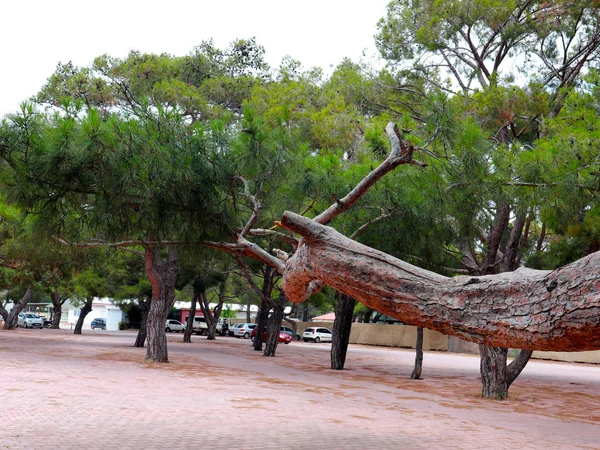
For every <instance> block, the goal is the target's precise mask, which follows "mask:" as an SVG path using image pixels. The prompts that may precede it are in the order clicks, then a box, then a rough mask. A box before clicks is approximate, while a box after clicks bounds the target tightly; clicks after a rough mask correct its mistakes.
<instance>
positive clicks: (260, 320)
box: [254, 266, 279, 352]
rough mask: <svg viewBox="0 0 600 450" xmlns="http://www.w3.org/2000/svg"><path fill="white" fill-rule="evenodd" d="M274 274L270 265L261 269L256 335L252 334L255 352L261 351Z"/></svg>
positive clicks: (270, 304)
mask: <svg viewBox="0 0 600 450" xmlns="http://www.w3.org/2000/svg"><path fill="white" fill-rule="evenodd" d="M275 274H276V273H275V270H273V268H272V267H271V266H265V268H264V271H263V285H262V289H261V291H262V299H261V302H260V308H259V310H258V317H257V320H256V335H255V336H254V350H255V351H257V352H261V351H262V342H263V334H264V332H265V329H266V326H267V318H268V317H269V311H270V310H271V308H272V303H271V292H272V291H273V287H274V284H273V281H274V278H275ZM278 334H279V333H278Z"/></svg>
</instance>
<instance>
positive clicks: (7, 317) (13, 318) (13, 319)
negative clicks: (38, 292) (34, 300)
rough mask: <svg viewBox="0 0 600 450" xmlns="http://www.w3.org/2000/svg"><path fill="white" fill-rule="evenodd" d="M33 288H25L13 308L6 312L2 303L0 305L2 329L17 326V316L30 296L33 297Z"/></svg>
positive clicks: (10, 328)
mask: <svg viewBox="0 0 600 450" xmlns="http://www.w3.org/2000/svg"><path fill="white" fill-rule="evenodd" d="M33 292H34V291H33V289H32V288H27V290H26V291H25V294H24V295H23V297H21V300H19V302H18V303H17V304H15V305H14V306H13V308H12V309H11V310H10V312H8V311H7V310H6V309H5V308H4V307H3V306H2V305H0V315H2V318H3V319H4V329H5V330H12V329H13V328H15V327H16V326H17V320H18V318H19V314H21V311H23V308H25V306H26V305H27V303H29V300H31V297H33Z"/></svg>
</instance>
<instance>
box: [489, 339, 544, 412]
mask: <svg viewBox="0 0 600 450" xmlns="http://www.w3.org/2000/svg"><path fill="white" fill-rule="evenodd" d="M479 353H480V354H481V360H480V364H481V368H480V372H481V377H482V383H481V384H482V392H481V395H482V396H483V397H485V398H495V399H497V400H504V399H506V398H507V397H508V388H509V387H510V385H511V384H512V382H513V381H515V379H516V378H517V377H518V376H519V374H520V373H521V371H522V370H523V369H524V368H525V365H526V364H527V362H528V361H529V358H530V357H531V354H532V352H531V351H529V350H521V351H520V352H519V354H518V355H517V357H516V358H515V359H514V360H513V361H512V362H511V363H510V364H508V365H507V364H506V363H507V360H506V359H507V354H508V351H507V349H506V348H503V347H492V346H486V345H482V344H479Z"/></svg>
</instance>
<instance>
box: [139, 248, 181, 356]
mask: <svg viewBox="0 0 600 450" xmlns="http://www.w3.org/2000/svg"><path fill="white" fill-rule="evenodd" d="M145 267H146V275H147V276H148V279H149V280H150V285H151V286H152V303H151V304H150V310H149V311H148V320H147V322H146V332H147V336H148V345H147V346H146V360H147V361H155V362H161V363H167V362H169V354H168V350H167V335H166V333H165V322H166V320H167V316H168V315H169V311H170V310H171V307H172V306H173V302H174V301H175V282H176V281H177V272H178V269H179V257H178V254H177V250H176V249H175V248H174V247H169V253H168V256H167V259H166V260H163V259H162V258H161V257H160V254H159V249H157V248H152V247H147V248H146V264H145Z"/></svg>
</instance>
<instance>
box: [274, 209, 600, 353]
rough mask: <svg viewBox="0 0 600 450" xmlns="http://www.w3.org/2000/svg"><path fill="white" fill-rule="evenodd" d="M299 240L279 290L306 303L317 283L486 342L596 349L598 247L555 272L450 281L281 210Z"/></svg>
mask: <svg viewBox="0 0 600 450" xmlns="http://www.w3.org/2000/svg"><path fill="white" fill-rule="evenodd" d="M281 225H282V226H284V227H285V228H288V229H289V230H291V231H293V232H295V233H298V234H299V235H301V236H302V237H303V239H304V242H303V245H302V246H301V247H300V248H299V249H298V250H297V251H296V253H295V254H294V255H293V256H292V257H290V258H289V259H288V260H287V262H286V268H285V271H284V276H283V285H282V286H283V289H284V291H285V293H286V295H287V296H288V298H289V299H290V300H291V301H292V302H301V301H305V300H306V299H307V298H308V297H309V296H310V295H311V294H312V293H314V292H315V291H316V290H318V289H319V287H320V286H322V285H323V283H325V284H328V285H329V286H331V287H332V288H334V289H336V290H338V291H340V292H342V293H344V294H346V295H349V296H351V297H353V298H354V299H356V300H357V301H360V302H362V303H364V304H365V305H367V306H368V307H370V308H373V309H375V310H377V311H380V312H382V313H384V314H386V315H388V316H390V317H394V318H397V319H399V320H401V321H403V322H404V323H407V324H410V325H416V326H422V327H426V328H429V329H432V330H437V331H440V332H442V333H444V334H449V335H454V336H458V337H460V338H462V339H465V340H467V341H471V342H476V343H480V344H484V345H488V346H498V347H510V348H522V349H526V350H548V351H583V350H597V349H600V252H597V253H594V254H592V255H589V256H587V257H585V258H582V259H580V260H578V261H576V262H574V263H572V264H569V265H567V266H564V267H562V268H560V269H557V270H554V271H544V270H532V269H523V268H522V269H518V270H516V271H514V272H507V273H502V274H499V275H486V276H481V277H470V276H460V277H454V278H448V277H445V276H442V275H439V274H436V273H433V272H430V271H428V270H424V269H421V268H418V267H416V266H413V265H411V264H408V263H406V262H404V261H401V260H399V259H396V258H394V257H392V256H390V255H387V254H385V253H383V252H380V251H378V250H375V249H373V248H370V247H367V246H365V245H362V244H360V243H358V242H355V241H352V240H351V239H349V238H347V237H346V236H344V235H342V234H340V233H338V232H337V231H336V230H334V229H333V228H330V227H327V226H324V225H321V224H319V223H317V222H316V221H314V220H311V219H308V218H305V217H302V216H299V215H297V214H294V213H291V212H285V213H284V215H283V218H282V221H281Z"/></svg>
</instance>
